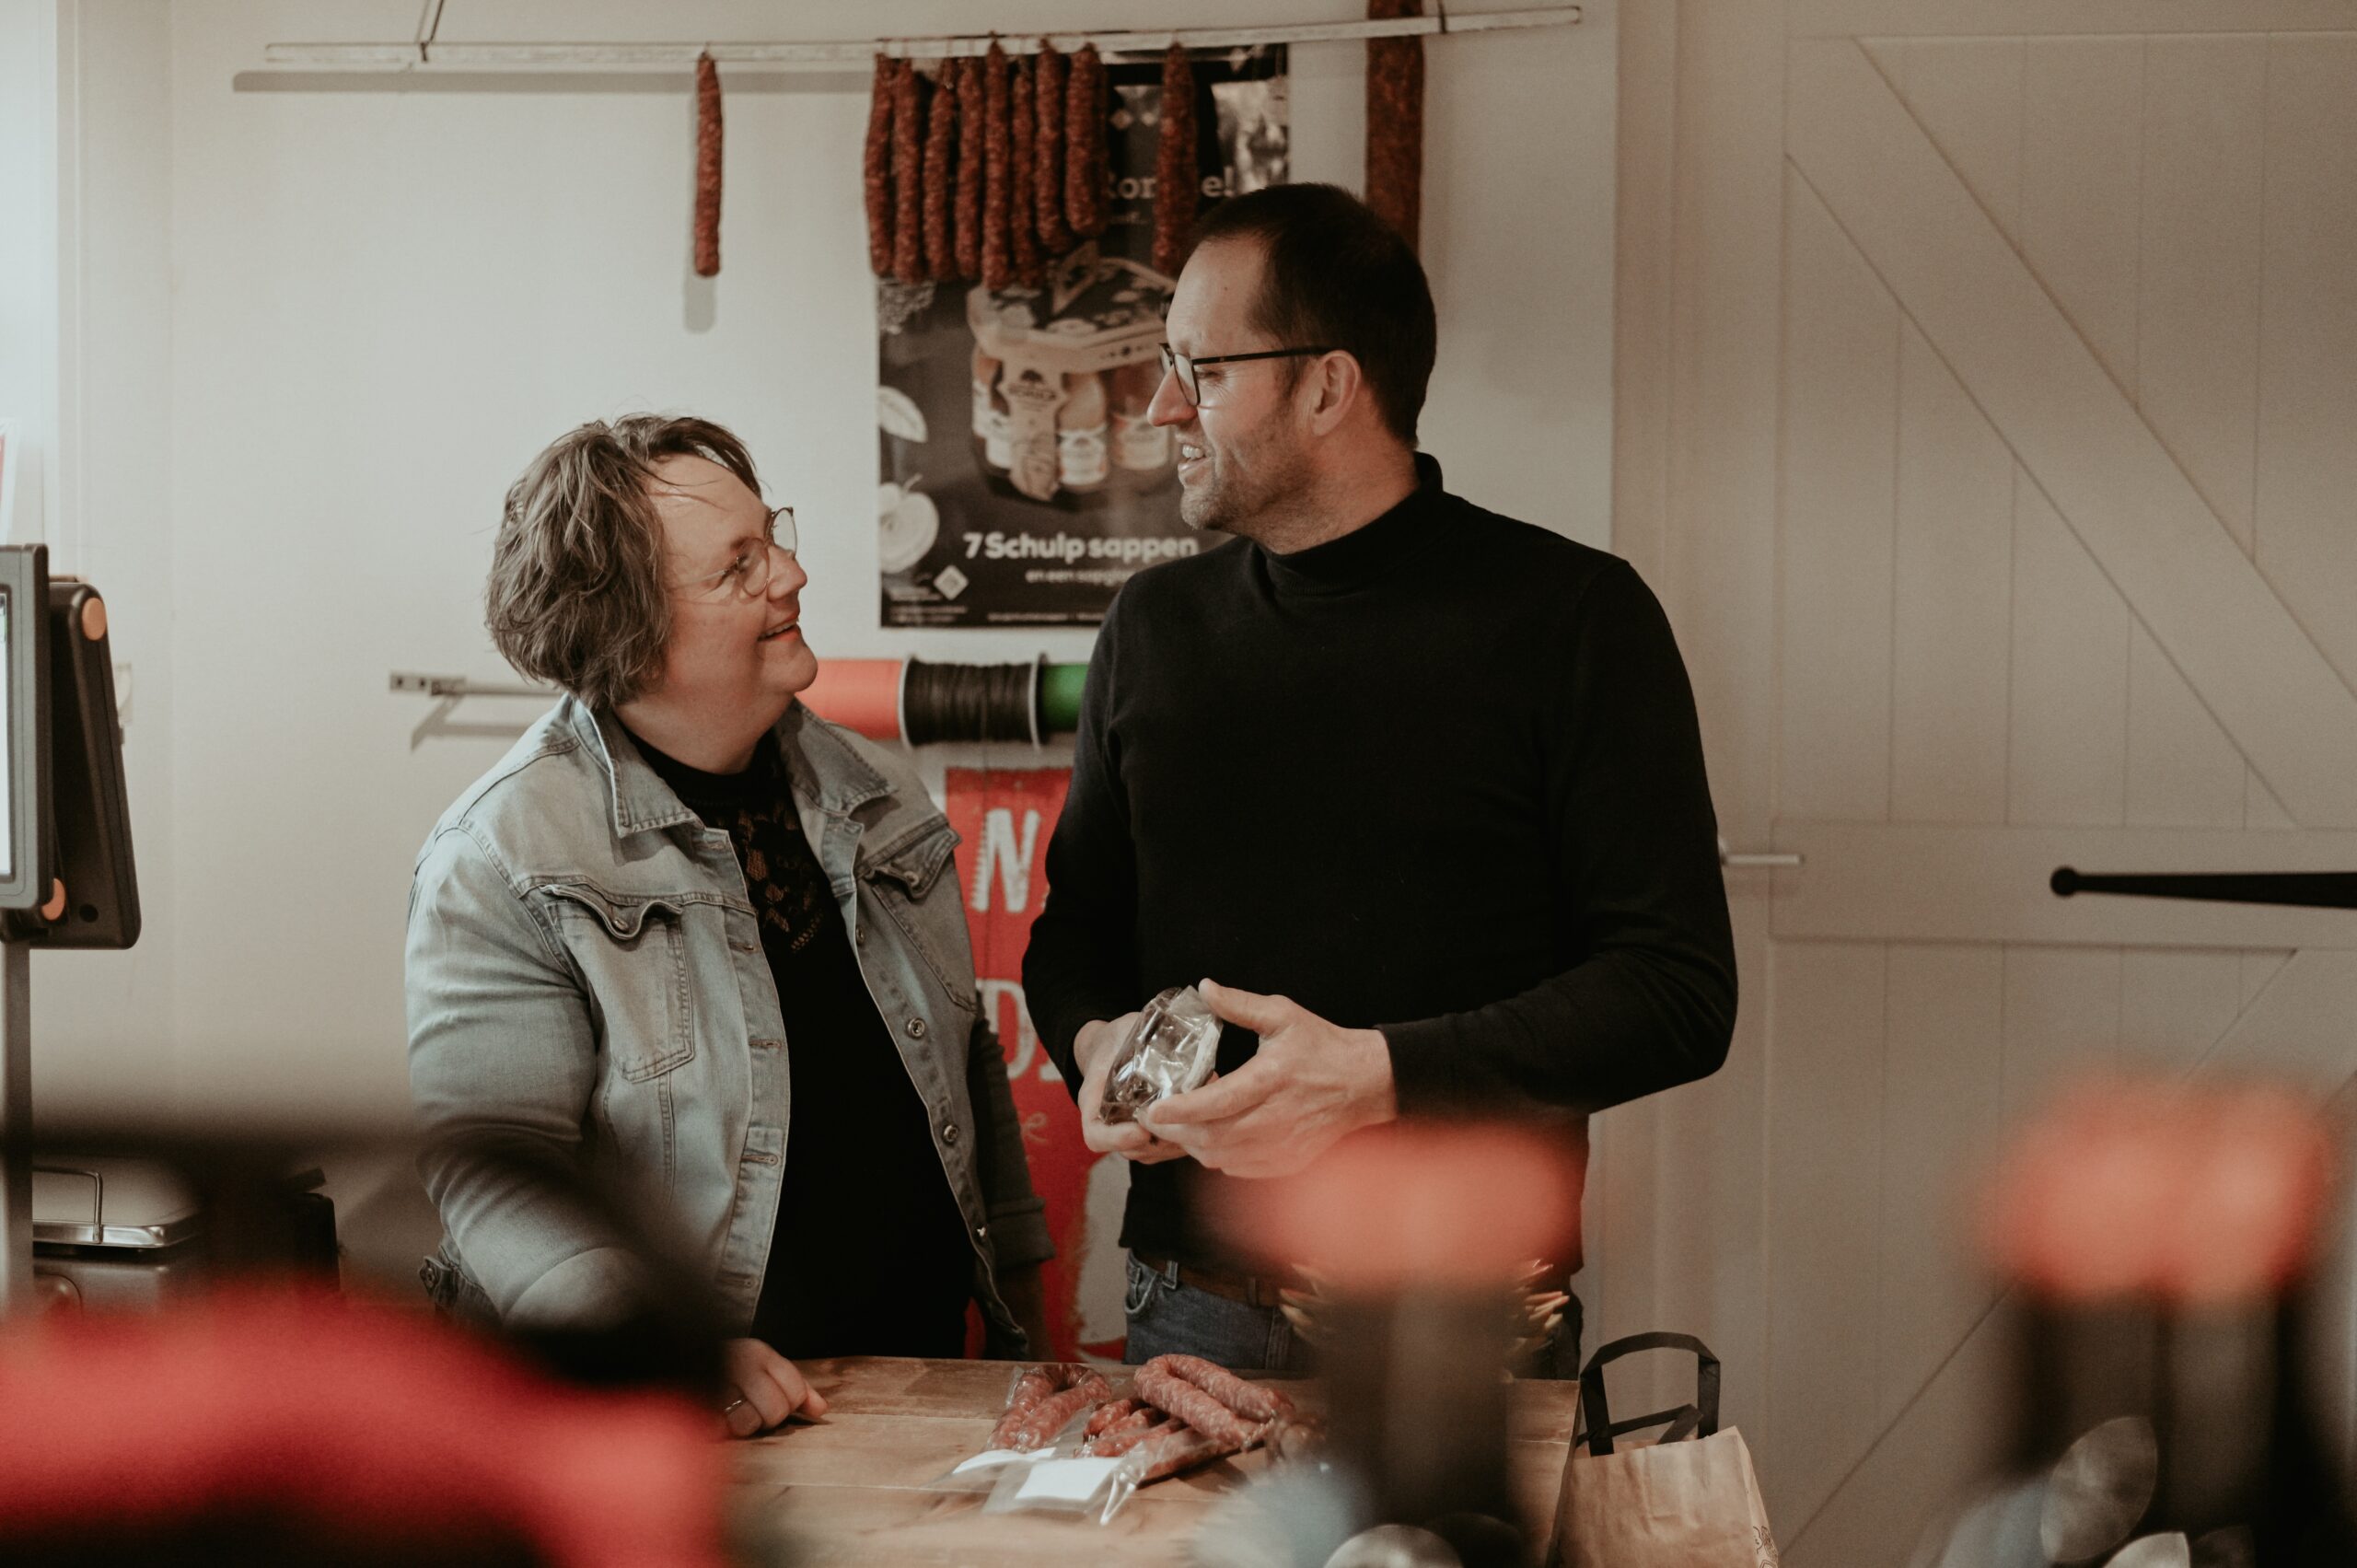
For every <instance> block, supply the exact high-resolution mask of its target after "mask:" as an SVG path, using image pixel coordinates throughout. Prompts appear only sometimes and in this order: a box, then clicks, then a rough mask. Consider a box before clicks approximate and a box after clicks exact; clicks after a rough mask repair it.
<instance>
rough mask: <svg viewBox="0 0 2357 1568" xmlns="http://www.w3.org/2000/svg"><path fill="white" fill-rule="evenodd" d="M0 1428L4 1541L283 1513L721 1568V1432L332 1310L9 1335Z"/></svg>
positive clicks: (289, 1306) (227, 1294) (668, 1401)
mask: <svg viewBox="0 0 2357 1568" xmlns="http://www.w3.org/2000/svg"><path fill="white" fill-rule="evenodd" d="M0 1411H5V1412H6V1416H5V1420H4V1422H0V1541H6V1540H7V1539H12V1538H14V1539H24V1538H29V1537H42V1536H55V1535H59V1534H62V1533H68V1532H73V1531H75V1530H77V1529H81V1528H87V1527H93V1526H102V1527H104V1528H105V1529H106V1530H107V1531H108V1533H109V1534H110V1536H121V1535H123V1534H127V1533H132V1532H137V1531H140V1530H143V1529H144V1530H152V1531H157V1532H168V1531H170V1530H172V1529H175V1528H179V1527H184V1526H187V1525H189V1524H190V1523H192V1522H193V1521H198V1520H202V1519H204V1518H207V1517H211V1516H233V1517H249V1518H250V1517H277V1518H283V1519H287V1520H292V1521H297V1522H303V1523H308V1524H311V1525H315V1526H317V1527H320V1528H321V1529H323V1530H325V1531H329V1532H331V1533H335V1532H340V1533H343V1534H345V1535H348V1536H350V1537H351V1538H353V1539H368V1540H370V1541H372V1542H381V1541H384V1540H386V1539H394V1540H409V1539H414V1540H416V1541H418V1542H419V1543H420V1544H421V1545H424V1544H426V1543H431V1542H434V1541H436V1540H451V1539H467V1538H469V1537H470V1536H472V1535H474V1534H477V1533H489V1532H499V1533H503V1534H505V1535H506V1536H508V1537H510V1538H512V1539H521V1540H524V1541H528V1542H529V1543H530V1544H531V1545H532V1546H533V1547H534V1548H535V1549H536V1550H537V1551H538V1552H539V1553H540V1558H541V1560H542V1561H545V1562H550V1563H552V1564H557V1565H561V1568H625V1565H628V1568H648V1565H657V1564H659V1565H667V1568H669V1565H676V1568H704V1565H707V1564H710V1565H714V1568H717V1565H719V1564H722V1563H725V1562H726V1561H727V1560H726V1557H725V1556H724V1555H723V1550H722V1506H723V1495H724V1491H725V1488H726V1461H725V1458H724V1456H723V1455H722V1453H721V1451H720V1450H721V1446H720V1445H719V1443H718V1442H716V1441H715V1436H714V1427H713V1423H712V1420H711V1417H710V1416H709V1414H708V1413H706V1412H703V1411H699V1410H698V1409H697V1408H696V1407H694V1406H693V1405H692V1404H691V1403H689V1402H687V1401H686V1400H682V1399H680V1398H679V1397H677V1396H674V1395H664V1394H649V1393H635V1392H634V1393H605V1392H598V1393H592V1392H584V1391H578V1390H575V1389H572V1388H565V1387H563V1385H560V1384H556V1383H553V1382H551V1381H549V1380H548V1379H546V1378H544V1377H541V1376H538V1375H537V1374H535V1373H532V1372H530V1371H528V1370H526V1369H525V1368H523V1367H521V1366H518V1365H516V1364H515V1363H513V1362H511V1361H509V1360H507V1359H505V1357H503V1356H502V1355H500V1354H499V1353H497V1352H496V1351H494V1350H493V1348H492V1347H490V1346H489V1345H488V1344H486V1343H483V1342H480V1341H477V1340H475V1339H472V1338H470V1337H469V1336H467V1335H465V1334H463V1333H461V1332H459V1331H458V1330H451V1329H447V1328H445V1327H443V1326H441V1325H440V1324H438V1323H435V1322H434V1321H431V1320H428V1319H424V1318H418V1317H415V1316H412V1315H407V1314H398V1313H393V1312H389V1311H385V1310H383V1309H380V1308H369V1307H359V1306H354V1305H349V1304H346V1303H344V1302H343V1301H341V1300H340V1299H338V1298H336V1297H333V1296H331V1295H319V1294H315V1293H310V1292H302V1291H294V1290H271V1289H264V1288H260V1287H256V1288H250V1289H247V1290H243V1291H224V1292H222V1293H220V1294H218V1295H215V1296H213V1297H211V1298H209V1299H208V1300H206V1301H205V1302H203V1303H202V1304H199V1305H195V1306H192V1307H184V1308H178V1309H175V1310H174V1311H172V1312H171V1313H169V1314H168V1315H166V1316H162V1317H156V1318H145V1317H141V1318H134V1317H127V1316H126V1317H83V1316H81V1315H79V1314H65V1313H54V1314H52V1315H50V1316H49V1317H46V1318H38V1319H33V1320H29V1321H24V1322H18V1323H14V1324H10V1325H7V1326H6V1328H5V1329H0ZM132 1478H136V1479H135V1481H132Z"/></svg>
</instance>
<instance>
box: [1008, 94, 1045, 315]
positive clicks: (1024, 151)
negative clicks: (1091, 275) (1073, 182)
mask: <svg viewBox="0 0 2357 1568" xmlns="http://www.w3.org/2000/svg"><path fill="white" fill-rule="evenodd" d="M1014 72H1015V75H1014V80H1013V82H1012V84H1011V85H1010V86H1009V87H1008V89H1007V113H1008V116H1009V118H1010V119H1011V121H1012V122H1013V134H1012V135H1011V136H1010V137H1009V139H1008V143H1007V146H1008V155H1009V156H1008V166H1009V168H1008V178H1007V185H1008V200H1007V213H1006V226H1007V238H1008V239H1009V241H1010V242H1011V245H1012V248H1013V250H1014V254H1013V256H1012V257H1011V258H1010V264H1011V265H1012V267H1013V268H1014V272H1015V281H1016V283H1019V284H1021V285H1023V286H1024V287H1026V288H1037V287H1039V285H1041V284H1043V283H1045V282H1047V281H1048V267H1047V262H1046V261H1045V260H1044V259H1043V258H1042V257H1041V256H1040V254H1039V224H1038V223H1037V221H1035V219H1034V217H1033V215H1032V203H1033V199H1034V187H1033V180H1032V175H1033V174H1034V172H1035V171H1036V166H1037V161H1038V160H1037V157H1036V154H1035V149H1034V147H1033V143H1034V142H1035V141H1036V140H1037V138H1038V133H1039V110H1038V107H1037V105H1036V103H1035V102H1034V101H1033V100H1034V96H1035V95H1034V91H1033V86H1034V84H1033V81H1032V67H1031V63H1030V62H1029V61H1028V60H1017V61H1016V62H1015V65H1014Z"/></svg>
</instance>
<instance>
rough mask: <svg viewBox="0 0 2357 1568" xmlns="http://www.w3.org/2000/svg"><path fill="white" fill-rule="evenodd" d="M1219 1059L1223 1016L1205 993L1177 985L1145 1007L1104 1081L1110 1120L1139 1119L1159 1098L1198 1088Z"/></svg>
mask: <svg viewBox="0 0 2357 1568" xmlns="http://www.w3.org/2000/svg"><path fill="white" fill-rule="evenodd" d="M1218 1055H1219V1016H1218V1015H1216V1014H1214V1013H1213V1011H1212V1005H1211V1004H1210V1003H1208V1002H1206V1001H1204V1000H1203V996H1202V993H1201V992H1199V991H1197V990H1196V989H1195V988H1194V987H1193V986H1191V985H1174V986H1172V987H1171V988H1170V989H1169V990H1167V991H1165V992H1163V993H1161V994H1160V995H1158V996H1156V997H1155V999H1154V1000H1153V1001H1151V1002H1149V1003H1147V1004H1146V1005H1145V1010H1144V1012H1142V1013H1140V1014H1139V1015H1138V1021H1137V1022H1136V1024H1134V1025H1132V1027H1131V1029H1130V1035H1129V1038H1128V1039H1127V1040H1123V1041H1122V1042H1121V1046H1120V1051H1118V1052H1117V1053H1116V1054H1115V1055H1114V1058H1113V1066H1112V1070H1111V1072H1110V1073H1109V1074H1107V1075H1106V1079H1105V1096H1104V1100H1103V1115H1104V1118H1105V1120H1106V1121H1111V1122H1120V1121H1136V1120H1137V1119H1138V1112H1140V1111H1141V1110H1144V1109H1145V1108H1146V1107H1147V1106H1150V1105H1152V1104H1154V1103H1155V1101H1156V1100H1159V1099H1165V1098H1168V1097H1169V1096H1171V1095H1182V1094H1185V1093H1186V1092H1187V1091H1188V1090H1190V1089H1194V1088H1200V1087H1202V1084H1203V1081H1204V1080H1205V1079H1207V1078H1209V1077H1210V1076H1211V1075H1212V1065H1213V1062H1214V1061H1215V1060H1216V1059H1217V1057H1218Z"/></svg>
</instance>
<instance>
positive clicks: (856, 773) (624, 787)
mask: <svg viewBox="0 0 2357 1568" xmlns="http://www.w3.org/2000/svg"><path fill="white" fill-rule="evenodd" d="M563 703H564V709H565V712H564V722H565V723H566V724H567V725H568V726H570V727H571V729H572V730H573V732H574V734H575V735H576V736H578V737H579V738H580V740H581V743H582V745H583V746H584V747H586V748H587V749H588V751H589V753H590V754H591V755H592V756H594V757H596V758H597V759H598V772H600V774H601V775H602V776H603V777H604V779H605V783H606V789H607V793H608V795H609V796H610V797H611V799H612V801H613V807H614V811H613V819H614V837H615V838H616V839H617V840H626V839H628V838H630V837H631V836H633V834H636V833H646V832H656V831H659V830H663V829H666V828H676V827H678V826H679V825H680V824H681V823H683V822H693V821H695V820H697V818H696V814H695V813H694V812H693V811H691V810H689V809H688V807H687V806H686V804H685V803H684V802H682V801H681V800H680V799H679V795H678V794H677V793H676V792H675V791H674V790H673V789H672V788H671V786H670V785H669V784H665V783H664V782H663V776H662V775H661V774H660V773H657V772H656V771H655V770H654V769H653V768H652V767H650V766H648V764H647V761H646V759H645V758H644V757H643V756H641V755H640V754H639V749H638V747H637V746H636V745H635V744H633V741H632V739H631V736H630V731H629V730H627V729H626V728H624V727H623V726H622V722H621V719H620V718H619V717H618V716H616V714H614V711H613V710H612V709H610V708H596V709H592V708H590V707H589V706H588V705H587V704H586V703H582V702H580V701H579V700H578V699H576V698H574V697H571V696H567V697H565V698H564V699H563ZM809 716H810V714H809V710H808V709H807V708H805V707H804V706H803V705H802V704H801V703H798V702H797V703H795V704H794V705H793V706H792V707H790V708H788V709H786V710H785V716H784V718H781V719H779V720H778V721H777V725H776V726H775V728H773V729H772V731H771V733H772V734H773V735H775V736H776V737H777V743H778V749H780V751H782V752H783V753H784V757H785V764H786V774H787V776H788V777H789V778H790V779H792V781H793V783H794V793H795V795H796V796H799V797H800V798H801V799H803V800H804V801H806V802H807V803H808V804H810V805H812V806H815V807H818V808H819V810H821V811H823V812H826V813H828V814H829V815H830V816H836V817H847V816H849V815H850V814H851V813H852V812H853V811H855V810H857V809H858V808H859V807H862V806H865V805H866V804H867V803H868V802H869V801H871V800H875V799H877V797H879V796H886V795H889V794H891V793H892V786H891V784H889V783H888V781H887V780H886V779H885V778H884V776H883V775H882V774H881V773H878V772H877V771H876V770H875V769H874V768H872V767H870V766H868V765H867V763H866V762H865V761H862V760H861V758H860V757H859V755H858V754H857V753H856V752H854V751H853V750H852V749H851V748H850V747H849V746H847V745H845V744H844V743H843V741H842V738H840V737H838V736H836V735H834V734H832V733H831V732H830V731H829V730H828V729H827V727H826V726H823V725H813V724H810V723H808V722H807V721H808V719H809Z"/></svg>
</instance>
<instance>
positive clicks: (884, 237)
mask: <svg viewBox="0 0 2357 1568" xmlns="http://www.w3.org/2000/svg"><path fill="white" fill-rule="evenodd" d="M899 91H900V70H899V67H898V65H897V64H895V63H894V61H893V59H892V57H891V56H890V55H888V54H881V53H879V54H877V56H876V86H875V87H874V88H873V89H872V90H871V92H870V95H869V98H868V102H867V146H866V149H865V154H864V156H863V157H861V159H860V179H861V181H862V183H863V184H864V185H865V188H866V192H867V261H868V265H869V266H870V267H872V268H873V269H874V270H875V273H876V275H877V277H879V278H880V277H884V276H887V275H888V274H889V273H890V272H891V271H892V101H893V99H895V98H896V97H897V96H898V95H899Z"/></svg>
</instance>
